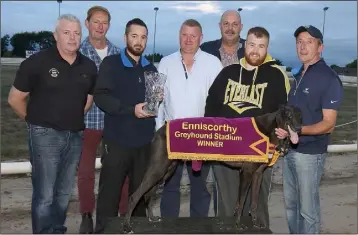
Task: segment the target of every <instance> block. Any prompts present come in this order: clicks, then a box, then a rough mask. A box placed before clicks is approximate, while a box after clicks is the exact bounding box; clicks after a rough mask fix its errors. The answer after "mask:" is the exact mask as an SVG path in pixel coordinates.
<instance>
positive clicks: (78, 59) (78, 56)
mask: <svg viewBox="0 0 358 235" xmlns="http://www.w3.org/2000/svg"><path fill="white" fill-rule="evenodd" d="M51 50H52V52H53V55H54V57H55V59H56V60H58V61H65V62H66V63H68V62H67V61H66V60H64V59H63V58H62V56H61V54H60V52H59V51H58V48H57V45H56V44H55V45H54V46H53V47H52V48H51ZM79 63H81V53H80V52H79V50H77V52H76V59H75V61H74V62H73V64H72V65H76V64H79Z"/></svg>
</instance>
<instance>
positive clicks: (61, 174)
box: [28, 124, 83, 233]
mask: <svg viewBox="0 0 358 235" xmlns="http://www.w3.org/2000/svg"><path fill="white" fill-rule="evenodd" d="M28 133H29V150H30V162H31V165H32V175H31V180H32V187H33V191H32V204H31V217H32V231H33V233H65V232H66V230H67V228H66V227H65V226H64V224H65V220H66V214H67V208H68V204H69V200H70V197H71V194H72V190H73V186H74V182H75V177H76V173H77V168H78V164H79V160H80V156H81V148H82V136H83V131H79V132H71V131H57V130H54V129H51V128H47V127H41V126H36V125H31V124H29V125H28Z"/></svg>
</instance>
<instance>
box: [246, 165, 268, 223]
mask: <svg viewBox="0 0 358 235" xmlns="http://www.w3.org/2000/svg"><path fill="white" fill-rule="evenodd" d="M266 166H267V164H262V165H260V166H259V168H258V169H257V170H256V172H255V173H254V175H253V178H252V186H251V192H252V194H251V205H250V211H251V218H252V225H253V226H254V227H256V228H264V227H265V226H264V225H263V224H262V223H261V221H259V220H258V217H257V203H258V200H259V194H260V187H261V182H262V177H263V172H264V170H265V169H266Z"/></svg>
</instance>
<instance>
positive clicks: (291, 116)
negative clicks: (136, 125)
mask: <svg viewBox="0 0 358 235" xmlns="http://www.w3.org/2000/svg"><path fill="white" fill-rule="evenodd" d="M254 119H255V121H256V124H257V127H258V129H259V130H260V131H261V132H262V133H263V134H265V135H266V136H268V137H269V140H270V143H272V144H274V145H275V146H276V151H278V152H279V154H280V156H283V155H285V154H286V153H287V152H288V148H289V146H290V141H291V142H293V143H297V142H298V135H297V132H298V130H300V128H301V123H302V117H301V111H300V110H299V109H298V108H295V107H293V106H289V105H282V106H281V107H280V108H279V109H278V110H277V111H276V112H273V113H268V114H265V115H261V116H258V117H255V118H254ZM277 127H280V128H282V129H285V130H286V131H287V132H288V133H289V138H286V139H283V140H279V139H278V138H277V137H276V135H275V128H277ZM178 161H180V160H171V159H168V153H167V145H166V124H165V125H164V126H162V127H161V128H160V129H158V130H157V132H156V133H155V135H154V137H153V140H152V148H151V153H150V160H149V165H148V169H147V171H146V173H145V176H144V177H143V181H142V182H141V184H140V186H139V187H138V189H137V190H136V191H135V192H134V193H133V194H132V195H131V196H130V198H129V203H128V212H127V214H126V217H125V219H124V224H123V231H124V232H127V233H132V232H133V231H132V229H131V226H130V219H131V215H132V212H133V210H134V208H135V206H136V205H137V203H138V201H139V200H140V198H141V197H142V196H143V195H144V199H145V202H146V205H147V215H148V218H149V220H150V221H152V222H158V221H160V220H161V218H160V217H157V216H154V215H153V203H154V200H153V196H154V195H155V194H156V191H157V189H158V186H159V184H160V183H161V182H163V181H166V180H167V179H168V178H169V177H170V176H171V175H172V174H173V173H174V171H175V169H176V166H177V164H178ZM223 163H224V164H227V165H229V166H232V167H235V168H239V169H240V187H239V188H240V190H239V192H240V195H239V197H238V200H237V204H236V208H235V209H234V208H233V209H234V210H233V215H234V216H236V217H237V219H236V226H237V228H238V229H240V230H241V229H245V228H246V226H245V225H243V224H241V223H240V217H241V214H242V210H243V207H244V203H245V199H246V195H247V193H248V191H249V187H250V184H251V185H252V186H251V187H252V195H251V205H250V212H251V219H252V223H253V226H255V227H258V228H262V227H264V226H262V223H260V221H258V219H257V212H256V211H257V201H258V196H259V190H260V186H261V181H262V175H263V171H264V170H265V168H266V167H267V166H268V164H267V163H252V162H228V161H227V162H223Z"/></svg>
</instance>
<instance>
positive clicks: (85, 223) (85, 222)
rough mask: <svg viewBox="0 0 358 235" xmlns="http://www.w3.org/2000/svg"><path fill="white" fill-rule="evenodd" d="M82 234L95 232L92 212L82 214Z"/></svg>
mask: <svg viewBox="0 0 358 235" xmlns="http://www.w3.org/2000/svg"><path fill="white" fill-rule="evenodd" d="M79 233H80V234H92V233H93V219H92V214H91V213H84V214H82V222H81V225H80V232H79Z"/></svg>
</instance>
